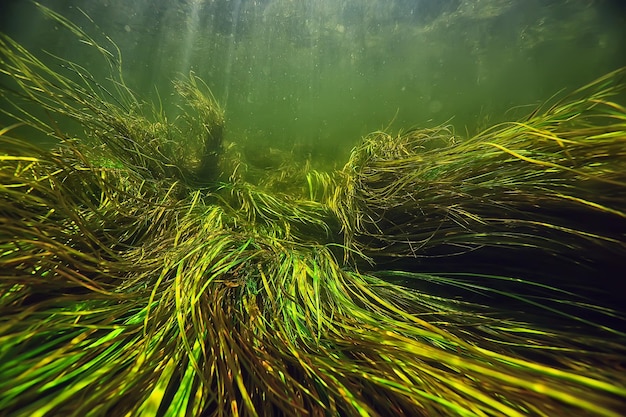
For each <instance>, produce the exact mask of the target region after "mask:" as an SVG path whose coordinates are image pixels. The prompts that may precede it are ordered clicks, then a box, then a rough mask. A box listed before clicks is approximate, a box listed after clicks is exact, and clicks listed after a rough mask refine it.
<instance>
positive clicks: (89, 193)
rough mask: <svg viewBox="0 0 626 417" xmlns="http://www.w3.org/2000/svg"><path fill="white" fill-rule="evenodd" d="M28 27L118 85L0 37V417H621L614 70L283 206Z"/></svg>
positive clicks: (206, 136) (403, 148)
mask: <svg viewBox="0 0 626 417" xmlns="http://www.w3.org/2000/svg"><path fill="white" fill-rule="evenodd" d="M42 11H43V12H44V13H46V14H47V15H48V16H50V17H52V18H54V19H56V20H57V21H58V22H59V23H61V24H62V25H63V26H64V27H65V28H67V29H69V30H71V31H72V32H74V33H75V35H76V36H77V38H78V39H80V40H81V41H82V42H83V43H88V44H91V45H93V47H94V48H96V49H97V50H99V51H100V52H101V53H102V57H103V59H104V60H105V61H106V62H108V63H109V64H110V66H111V69H112V76H113V77H116V78H114V79H115V80H116V82H115V83H113V85H114V89H113V90H108V89H105V87H104V86H103V85H102V84H101V83H98V82H97V81H96V80H94V79H93V77H91V76H90V75H89V74H88V73H86V72H85V70H84V69H83V68H81V67H80V66H79V65H78V64H74V63H71V62H67V61H62V60H60V61H59V62H60V63H62V64H63V68H66V69H69V74H67V75H62V74H61V73H60V71H57V70H55V69H53V68H51V67H50V66H47V65H45V64H44V63H43V62H41V61H40V60H38V59H37V58H36V57H35V56H34V55H32V54H31V53H29V52H28V51H26V50H25V49H24V48H22V47H21V46H20V45H19V44H17V43H15V42H14V41H12V40H11V39H10V38H8V37H7V36H4V35H2V37H1V38H0V74H2V84H1V85H2V89H3V97H2V100H3V103H2V104H3V107H2V108H3V109H5V112H6V113H9V114H10V115H12V117H13V118H14V119H15V120H16V124H15V125H11V126H7V127H4V128H2V129H1V130H0V150H1V151H0V162H1V166H0V415H7V416H8V415H10V416H54V415H72V416H104V415H107V416H108V415H114V416H125V415H137V416H155V415H158V416H182V415H188V416H201V415H202V416H204V415H207V416H208V415H216V416H220V415H242V416H261V415H263V416H277V415H286V416H293V415H302V416H306V415H310V416H338V415H341V416H377V415H378V416H389V415H398V416H400V415H405V416H417V415H421V416H436V415H441V416H450V415H459V416H507V417H508V416H526V415H537V416H555V415H576V416H579V415H599V416H620V415H623V414H624V412H625V410H626V407H625V405H624V404H625V402H626V375H625V374H626V373H625V372H624V362H625V360H626V344H625V341H626V335H625V334H624V329H625V327H626V326H624V324H625V323H624V310H623V307H621V309H620V301H623V298H624V297H623V294H622V293H620V292H619V291H618V290H619V289H620V287H619V285H623V284H620V283H619V280H620V279H622V278H621V275H619V270H618V271H617V272H616V270H615V268H617V267H620V266H623V259H624V256H625V255H626V243H625V240H626V239H625V237H626V146H625V145H626V111H625V109H624V107H623V106H622V105H620V104H619V103H618V99H619V97H620V96H619V94H620V93H621V92H623V90H624V87H625V86H626V85H625V81H624V76H625V75H626V69H620V70H617V71H615V72H613V73H610V74H607V75H606V76H605V77H602V78H600V79H598V80H596V81H594V82H592V83H590V84H589V85H587V86H585V87H583V88H581V89H579V90H577V91H575V92H573V93H572V94H570V95H568V96H566V97H564V98H563V99H562V100H560V101H558V102H556V103H554V104H551V105H548V106H547V107H546V108H544V109H538V110H537V111H536V112H534V113H533V114H531V115H529V117H528V118H527V119H525V120H522V121H517V122H510V123H503V124H499V125H497V126H493V127H491V128H489V129H486V130H484V131H483V132H481V133H479V134H477V135H475V136H473V137H470V138H467V139H463V138H460V137H458V136H457V135H456V134H454V132H453V131H452V130H451V128H449V127H444V126H442V127H438V128H433V129H422V130H412V131H407V132H404V133H401V134H399V135H397V136H392V135H390V134H387V133H385V132H377V133H373V134H372V135H370V136H368V137H366V138H365V139H364V140H363V142H362V144H360V145H359V146H357V147H356V148H355V149H354V150H353V152H352V155H351V157H350V160H349V161H348V162H347V164H346V165H345V167H344V168H343V169H342V170H340V171H338V172H333V173H324V172H317V171H312V170H308V169H302V170H298V169H294V170H292V171H290V172H291V175H292V181H293V182H297V181H301V184H302V187H300V191H297V190H295V189H294V190H291V191H292V192H290V193H286V192H281V191H279V190H277V189H276V188H274V187H272V186H270V185H271V184H273V183H275V181H273V180H272V179H271V178H268V179H257V180H256V181H252V180H251V179H249V178H247V177H246V172H245V169H244V168H242V167H243V166H245V161H240V160H232V159H231V160H229V159H228V158H230V157H233V158H234V156H233V155H231V154H229V153H228V152H224V150H223V149H222V144H221V135H222V131H223V126H224V118H223V112H222V110H221V109H220V107H219V105H218V104H217V103H216V101H215V100H214V98H213V97H212V95H211V94H210V91H209V90H208V88H206V86H205V85H203V83H202V82H201V81H200V80H199V79H197V78H196V77H194V76H193V75H192V76H190V77H189V78H187V79H185V80H182V81H177V82H176V86H177V91H178V93H179V95H180V97H181V98H182V99H183V100H184V101H185V102H186V103H187V104H185V105H183V108H184V109H185V110H186V111H185V113H184V115H183V116H182V117H181V118H179V119H176V120H173V121H170V120H168V119H167V117H166V116H165V115H164V114H162V112H159V111H156V110H154V107H153V106H150V105H148V104H147V103H143V102H141V101H140V100H139V99H137V98H136V97H135V96H134V95H133V94H132V93H131V92H130V90H129V89H128V88H126V87H125V84H124V83H123V79H122V78H121V69H120V66H121V59H120V57H119V52H118V51H117V50H116V48H115V47H114V45H112V47H111V48H110V49H112V50H113V52H111V51H109V50H107V49H105V48H103V47H102V46H99V45H98V44H97V43H96V42H95V41H94V40H93V39H92V38H90V37H89V36H88V35H87V34H85V33H84V32H83V31H82V30H80V29H79V28H77V27H76V26H75V25H73V24H72V23H71V22H69V21H67V20H65V19H64V18H63V17H61V16H59V15H57V14H56V13H54V12H52V11H50V10H48V9H45V8H42ZM11 106H12V107H11ZM11 108H12V109H13V110H11V111H9V110H7V109H11ZM33 108H38V109H40V110H42V112H43V113H42V114H51V115H54V117H50V118H49V121H48V119H43V118H41V117H38V116H36V113H34V112H33V111H32V110H31V109H33ZM37 114H39V113H37ZM61 117H66V118H69V119H72V120H74V121H76V122H78V123H80V125H81V126H82V127H83V128H84V130H85V133H84V135H83V137H81V139H80V140H78V139H69V138H70V137H71V136H69V135H68V134H66V133H64V132H62V130H61V129H60V128H59V127H58V126H57V125H56V124H55V122H53V120H56V119H57V118H61ZM22 125H27V126H31V127H34V128H36V129H39V130H41V131H44V132H45V133H48V134H51V135H54V136H55V137H56V138H57V139H58V140H59V145H58V146H57V147H55V148H54V149H52V150H45V149H41V148H39V147H36V146H33V145H31V144H29V143H28V142H27V141H25V140H23V139H18V138H17V137H16V136H17V133H18V132H20V131H22V129H23V128H22ZM268 175H271V174H268ZM276 175H280V173H278V174H276Z"/></svg>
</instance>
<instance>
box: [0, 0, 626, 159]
mask: <svg viewBox="0 0 626 417" xmlns="http://www.w3.org/2000/svg"><path fill="white" fill-rule="evenodd" d="M42 3H43V4H45V5H47V6H49V7H51V8H53V9H54V10H56V11H58V12H59V13H61V14H63V15H65V16H67V17H68V18H69V19H71V20H72V21H74V22H76V23H78V24H79V25H80V26H81V27H82V28H83V29H85V30H87V31H88V32H89V33H94V34H98V33H103V34H106V35H107V36H110V38H111V39H112V40H113V41H114V42H115V43H116V44H117V45H118V46H119V48H120V50H121V52H122V56H123V59H124V62H123V66H124V71H125V78H126V82H127V83H128V85H129V86H130V87H131V88H132V89H134V90H135V91H137V92H138V93H140V95H142V96H143V97H146V98H148V99H149V100H157V99H158V97H160V100H161V102H162V105H163V107H164V108H165V109H166V110H167V111H168V112H169V113H170V114H172V115H175V114H176V111H177V110H176V105H177V103H176V102H174V101H173V100H174V99H173V98H172V97H171V92H172V86H171V82H170V80H171V79H173V78H175V77H177V74H181V73H188V72H189V71H194V72H195V73H196V74H197V75H198V76H200V77H201V78H202V79H204V80H205V81H206V82H207V83H208V84H209V85H210V86H211V88H212V89H213V91H214V94H215V95H216V97H217V98H218V99H219V100H220V101H221V102H222V104H223V105H224V106H225V108H226V114H227V119H228V122H227V137H226V139H227V140H230V141H237V142H240V143H246V144H247V146H248V147H250V146H254V147H256V146H260V147H262V148H263V149H265V150H268V149H270V148H272V149H291V148H293V147H294V146H296V147H297V149H298V151H299V152H302V153H305V154H306V153H308V154H311V155H313V156H314V157H315V156H317V157H318V158H320V157H323V158H324V159H329V160H332V161H337V162H338V163H342V162H343V161H344V160H345V157H346V155H347V153H348V151H349V149H350V148H351V147H352V146H353V145H354V144H355V143H357V142H358V140H359V138H360V137H361V136H362V135H364V134H366V133H368V132H370V131H373V130H378V129H391V130H397V129H401V128H404V129H406V128H410V127H412V126H420V127H422V126H432V125H435V124H439V123H444V122H446V121H451V123H452V124H453V125H454V126H455V127H456V129H457V130H458V131H460V132H463V133H464V131H465V130H466V129H467V130H469V131H470V132H471V131H474V130H475V129H477V128H480V127H483V126H485V125H488V124H491V123H493V122H495V121H498V120H501V119H503V118H511V117H516V116H519V115H521V114H524V113H525V112H527V111H529V110H530V109H531V108H532V105H535V104H537V103H539V102H541V101H542V100H546V99H547V98H549V97H550V96H552V95H553V94H554V93H556V92H558V91H559V90H561V89H564V88H574V87H577V86H580V85H582V84H584V83H586V82H587V81H590V80H591V79H593V78H596V77H598V76H600V75H602V74H604V73H606V72H608V71H610V70H613V69H615V68H617V67H620V66H623V65H626V45H625V43H624V39H626V20H625V17H624V16H625V15H626V12H625V8H624V6H620V4H621V3H620V2H619V1H607V0H605V1H582V0H581V1H567V0H553V1H548V0H170V1H165V0H155V1H147V0H137V1H127V0H48V1H42ZM81 10H82V11H84V12H85V13H86V14H87V15H89V16H90V17H91V19H93V22H91V21H90V20H89V19H87V18H86V17H85V15H84V14H83V13H82V12H81ZM1 16H2V20H1V21H2V26H1V28H0V29H1V30H2V31H3V32H6V33H8V34H10V35H11V36H13V37H14V38H16V39H17V40H18V41H20V42H21V43H23V44H24V45H25V46H27V47H29V48H31V49H33V50H40V49H45V50H47V51H49V52H51V53H54V54H58V55H61V56H63V57H65V58H68V59H70V60H74V61H76V62H78V63H80V64H82V65H84V66H85V67H86V68H87V69H88V70H89V71H90V72H92V73H93V74H94V77H95V78H99V77H101V78H104V77H106V71H105V68H103V66H102V61H101V60H100V59H98V57H97V56H95V55H94V53H93V50H92V49H91V48H89V47H86V46H84V45H81V44H80V43H78V42H77V40H76V39H75V38H74V37H72V35H70V34H69V33H67V32H64V31H62V30H60V29H59V28H58V27H56V26H55V24H54V23H52V22H50V21H45V20H44V19H43V18H42V17H41V16H40V15H39V14H38V12H37V11H36V10H35V8H34V7H33V6H32V5H30V4H29V3H28V2H26V1H21V0H20V1H16V0H13V1H6V0H5V1H4V2H3V5H2V13H1ZM97 39H99V40H102V41H103V42H104V43H106V40H105V39H104V37H103V36H100V37H97ZM44 59H46V58H45V57H44ZM157 91H158V95H157V93H156V92H157ZM522 105H531V107H524V108H521V109H520V108H518V107H517V106H522ZM511 109H514V110H512V113H511ZM507 112H508V113H507Z"/></svg>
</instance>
